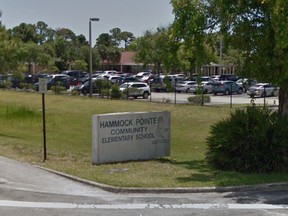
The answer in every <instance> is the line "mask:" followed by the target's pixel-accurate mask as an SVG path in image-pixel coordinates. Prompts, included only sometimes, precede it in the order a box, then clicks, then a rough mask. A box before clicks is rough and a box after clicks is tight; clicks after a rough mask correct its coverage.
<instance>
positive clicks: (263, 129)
mask: <svg viewBox="0 0 288 216" xmlns="http://www.w3.org/2000/svg"><path fill="white" fill-rule="evenodd" d="M287 124H288V122H287V119H283V118H282V117H281V116H280V115H279V114H278V113H277V112H272V111H271V110H268V109H267V108H263V109H262V108H256V107H248V108H247V109H245V110H236V111H234V112H232V113H231V114H230V116H229V117H228V118H227V119H223V120H221V121H220V122H218V123H216V124H214V125H212V126H211V134H210V136H209V137H208V138H207V144H208V151H207V154H206V159H207V162H208V163H210V164H211V165H213V166H214V167H216V168H219V169H223V170H235V171H240V172H255V173H268V172H273V171H285V170H287V168H288V127H287Z"/></svg>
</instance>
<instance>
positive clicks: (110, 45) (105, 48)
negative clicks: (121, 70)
mask: <svg viewBox="0 0 288 216" xmlns="http://www.w3.org/2000/svg"><path fill="white" fill-rule="evenodd" d="M96 47H97V50H98V53H99V55H100V58H101V60H102V61H103V62H106V63H107V64H108V65H109V64H111V63H118V62H119V61H120V57H121V52H120V49H119V48H118V46H117V44H115V42H114V41H113V39H112V36H111V35H109V34H108V33H103V34H101V35H99V37H98V38H97V42H96Z"/></svg>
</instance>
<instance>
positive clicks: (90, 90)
mask: <svg viewBox="0 0 288 216" xmlns="http://www.w3.org/2000/svg"><path fill="white" fill-rule="evenodd" d="M91 37H92V36H91V19H89V74H90V76H89V97H90V98H91V97H92V90H93V89H92V45H91Z"/></svg>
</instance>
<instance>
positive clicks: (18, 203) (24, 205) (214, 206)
mask: <svg viewBox="0 0 288 216" xmlns="http://www.w3.org/2000/svg"><path fill="white" fill-rule="evenodd" d="M0 207H19V208H47V209H288V205H272V204H213V203H212V204H209V203H207V204H206V203H204V204H164V205H161V204H147V203H146V204H111V205H99V204H97V205H96V204H76V203H57V202H55V203H54V202H23V201H10V200H0Z"/></svg>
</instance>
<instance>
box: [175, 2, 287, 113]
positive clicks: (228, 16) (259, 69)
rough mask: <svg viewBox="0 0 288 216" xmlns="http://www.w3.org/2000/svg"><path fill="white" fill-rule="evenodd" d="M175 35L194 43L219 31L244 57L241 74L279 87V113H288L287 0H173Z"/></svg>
mask: <svg viewBox="0 0 288 216" xmlns="http://www.w3.org/2000/svg"><path fill="white" fill-rule="evenodd" d="M171 3H172V6H173V12H174V14H175V22H174V23H173V26H174V31H175V35H176V36H177V37H179V38H181V39H183V40H184V41H185V43H187V44H194V46H195V48H196V49H195V52H196V53H197V58H198V59H199V60H198V61H199V62H201V60H202V59H203V53H204V52H203V38H204V34H205V33H208V32H219V34H220V35H222V36H223V37H224V41H225V43H226V44H229V45H231V46H232V47H233V48H235V49H237V50H239V51H240V52H241V53H242V54H243V57H244V65H243V71H242V73H243V74H245V75H247V76H249V77H255V78H257V79H258V80H261V81H266V82H271V83H274V84H275V85H278V86H280V95H279V112H280V113H281V114H283V115H287V114H288V82H287V81H288V58H287V55H288V49H287V48H288V38H287V35H288V34H287V33H288V32H287V31H288V30H287V29H288V22H287V17H288V11H287V8H288V2H287V1H286V0H247V1H234V0H172V1H171Z"/></svg>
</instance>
